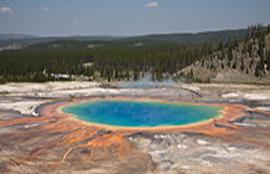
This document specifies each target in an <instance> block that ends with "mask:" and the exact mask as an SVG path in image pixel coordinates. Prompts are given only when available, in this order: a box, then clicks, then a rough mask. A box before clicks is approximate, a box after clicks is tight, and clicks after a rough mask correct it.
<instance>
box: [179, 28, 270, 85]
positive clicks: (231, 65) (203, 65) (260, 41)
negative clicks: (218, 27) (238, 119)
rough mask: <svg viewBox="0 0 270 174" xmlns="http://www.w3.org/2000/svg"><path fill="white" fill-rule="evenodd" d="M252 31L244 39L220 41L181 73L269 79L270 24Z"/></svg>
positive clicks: (202, 78)
mask: <svg viewBox="0 0 270 174" xmlns="http://www.w3.org/2000/svg"><path fill="white" fill-rule="evenodd" d="M249 33H250V37H248V38H245V39H244V40H243V41H241V42H235V41H232V42H230V43H228V44H225V45H220V46H219V49H217V50H216V51H215V52H213V53H212V54H210V55H207V56H205V57H202V58H201V59H199V60H198V61H196V62H194V63H193V64H192V65H190V66H188V67H186V68H184V69H182V70H181V71H180V72H179V75H180V76H184V77H186V78H187V79H191V80H193V81H197V82H228V83H270V28H268V30H264V29H259V28H253V29H251V30H250V31H249Z"/></svg>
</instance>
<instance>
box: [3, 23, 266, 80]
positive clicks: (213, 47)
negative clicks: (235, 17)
mask: <svg viewBox="0 0 270 174" xmlns="http://www.w3.org/2000/svg"><path fill="white" fill-rule="evenodd" d="M269 30H270V29H269V27H268V28H265V27H261V26H252V27H249V29H248V30H237V32H236V31H221V32H214V33H213V32H211V33H204V34H197V35H194V36H192V37H194V38H193V39H192V40H193V41H194V42H195V43H189V42H188V41H187V43H186V44H182V43H179V42H177V41H175V40H174V39H177V37H176V36H175V37H174V36H173V35H167V37H166V38H167V40H166V41H164V38H163V37H165V35H163V36H160V38H158V37H157V36H155V37H154V36H144V37H142V38H136V39H134V38H130V39H124V40H114V39H113V40H106V39H105V40H104V39H103V40H97V41H94V40H91V41H89V40H80V39H79V40H77V39H71V40H67V39H60V40H52V41H46V42H43V43H38V44H34V45H32V46H29V47H27V48H24V49H19V50H5V51H1V52H0V62H1V63H0V82H2V83H3V82H10V81H16V82H18V81H35V82H44V81H49V80H76V79H84V80H105V81H112V80H138V79H140V78H142V77H143V76H144V74H145V73H151V74H152V79H153V80H162V79H164V78H167V77H173V78H174V79H176V80H177V79H183V78H185V79H186V80H189V81H201V82H210V81H220V82H239V79H240V80H242V81H243V82H268V81H269V80H268V78H269V75H268V70H269V69H270V68H269V67H270V66H269V63H270V60H269V58H268V57H269V45H270V44H269V42H270V41H269V40H270V39H269V34H268V33H269ZM218 33H219V34H218ZM228 33H230V34H228ZM237 33H238V34H239V35H236V36H234V34H237ZM243 33H245V35H244V34H243ZM231 35H233V37H229V36H231ZM181 36H182V37H184V35H181ZM195 36H196V37H195ZM207 36H208V37H207ZM152 37H153V38H152ZM207 38H208V40H207ZM213 38H216V39H217V40H215V39H213ZM218 38H221V39H218ZM202 40H206V41H204V42H202V43H200V42H199V41H202ZM61 77H64V78H61ZM236 77H237V78H238V79H237V78H236ZM234 79H235V80H234Z"/></svg>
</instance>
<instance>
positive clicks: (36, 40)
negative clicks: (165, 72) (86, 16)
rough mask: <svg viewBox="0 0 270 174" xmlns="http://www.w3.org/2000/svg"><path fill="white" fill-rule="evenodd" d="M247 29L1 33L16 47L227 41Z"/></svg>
mask: <svg viewBox="0 0 270 174" xmlns="http://www.w3.org/2000/svg"><path fill="white" fill-rule="evenodd" d="M246 32H247V30H246V29H239V30H222V31H213V32H202V33H195V34H193V33H183V34H181V33H180V34H154V35H145V36H134V37H113V36H69V37H35V36H31V35H20V34H14V35H13V34H2V35H1V34H0V50H1V48H9V47H12V46H13V45H16V48H24V47H28V46H30V45H34V44H40V43H48V42H54V41H56V42H58V41H81V42H90V41H102V42H110V43H113V44H117V43H120V44H121V43H124V44H125V43H138V44H139V43H141V42H142V43H145V42H154V43H155V42H173V43H178V44H201V43H205V42H209V41H211V42H215V41H217V42H218V41H223V42H227V41H228V40H229V39H230V38H236V39H243V38H244V36H245V35H246Z"/></svg>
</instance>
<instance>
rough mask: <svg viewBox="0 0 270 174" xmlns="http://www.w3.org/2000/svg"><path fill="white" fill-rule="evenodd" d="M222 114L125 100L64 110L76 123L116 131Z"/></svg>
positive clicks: (203, 108) (210, 109)
mask: <svg viewBox="0 0 270 174" xmlns="http://www.w3.org/2000/svg"><path fill="white" fill-rule="evenodd" d="M221 110H222V108H221V107H210V106H199V105H191V104H181V103H164V102H141V101H128V100H96V101H91V102H83V103H79V104H74V105H70V106H66V107H64V108H63V111H64V112H66V113H69V114H73V115H74V116H75V117H76V118H77V119H80V120H83V121H86V122H90V123H95V124H103V125H109V126H118V127H158V126H181V125H188V124H192V123H198V122H201V121H206V120H209V119H212V118H216V117H219V115H220V111H221Z"/></svg>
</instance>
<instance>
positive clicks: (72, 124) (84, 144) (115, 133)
mask: <svg viewBox="0 0 270 174" xmlns="http://www.w3.org/2000/svg"><path fill="white" fill-rule="evenodd" d="M91 99H92V100H96V99H100V98H91ZM110 99H117V100H119V99H122V100H124V99H127V98H123V97H117V98H110ZM132 100H137V101H160V102H168V101H163V100H153V99H147V98H139V99H132ZM83 101H89V99H83V100H78V99H76V100H73V101H70V102H62V103H56V104H51V105H47V106H44V107H43V108H42V109H41V112H40V114H41V117H35V118H29V117H28V118H19V119H14V120H7V121H1V122H0V127H6V126H14V125H19V124H31V123H45V124H43V125H42V126H39V127H36V128H35V129H38V130H39V131H40V132H44V133H55V132H61V133H63V135H62V136H61V138H59V139H57V141H54V142H49V143H48V144H46V145H44V146H43V147H38V148H36V149H34V150H33V151H32V153H31V154H30V155H31V157H33V158H34V157H35V156H39V155H40V154H43V153H44V152H46V151H48V150H50V149H51V148H52V147H64V148H65V151H64V153H63V154H62V156H61V160H60V161H64V160H65V159H66V158H68V156H69V155H70V153H72V152H73V151H74V150H75V149H77V148H89V149H91V154H93V153H95V150H99V149H103V150H104V149H107V150H104V151H107V153H108V154H109V153H110V150H113V151H116V152H117V153H118V154H119V156H120V157H121V156H124V155H125V154H126V153H127V152H130V151H129V149H130V148H131V144H130V143H129V141H128V140H127V139H126V138H125V136H126V135H129V134H132V133H136V132H149V133H160V132H164V133H166V132H184V131H185V132H198V133H203V134H206V135H208V136H226V135H229V134H231V133H234V132H235V131H236V130H237V128H238V127H237V126H233V125H231V124H229V123H228V121H231V120H233V119H236V118H239V117H241V116H243V111H244V110H246V109H247V107H246V106H244V105H236V104H234V105H229V104H204V103H196V105H207V106H220V107H224V110H223V112H222V117H219V118H216V119H212V120H209V121H205V122H201V123H198V124H192V125H187V126H175V127H157V128H122V127H112V126H102V125H96V124H90V123H86V122H83V121H80V120H77V119H74V118H73V116H71V115H69V114H65V113H63V112H62V111H61V108H62V107H63V106H66V105H70V104H74V103H78V102H83ZM215 123H219V124H225V125H228V126H230V127H232V129H227V128H217V127H216V126H215ZM106 130H107V132H106ZM100 131H103V132H101V133H100ZM104 131H105V132H104ZM23 133H25V132H23ZM23 133H22V134H23ZM16 136H18V134H17V135H16ZM30 137H31V135H30ZM91 154H90V156H91Z"/></svg>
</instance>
